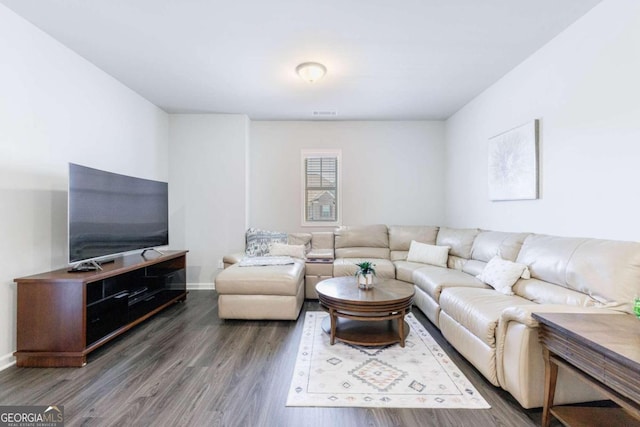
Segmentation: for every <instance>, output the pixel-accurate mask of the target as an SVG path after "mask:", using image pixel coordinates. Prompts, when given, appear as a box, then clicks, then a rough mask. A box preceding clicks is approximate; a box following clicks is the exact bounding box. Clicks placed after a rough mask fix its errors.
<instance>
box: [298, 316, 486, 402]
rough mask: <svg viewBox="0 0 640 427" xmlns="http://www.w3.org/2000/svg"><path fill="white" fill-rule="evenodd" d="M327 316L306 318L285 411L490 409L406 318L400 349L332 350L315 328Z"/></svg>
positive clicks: (341, 347)
mask: <svg viewBox="0 0 640 427" xmlns="http://www.w3.org/2000/svg"><path fill="white" fill-rule="evenodd" d="M327 315H328V314H327V313H325V312H321V311H311V312H307V314H306V317H305V320H304V326H303V331H302V339H301V341H300V347H299V349H298V354H297V358H296V365H295V368H294V372H293V379H292V380H291V386H290V388H289V395H288V397H287V406H330V407H367V408H372V407H375V408H469V409H472V408H473V409H477V408H489V407H490V406H489V405H488V404H487V402H486V401H485V400H484V398H482V396H480V394H479V393H478V391H477V390H476V389H475V387H474V386H473V385H472V384H471V383H470V382H469V380H468V379H467V378H466V377H465V376H464V375H463V374H462V372H461V371H460V370H459V369H458V367H457V366H455V364H454V363H453V362H452V361H451V359H450V358H449V356H447V354H446V353H445V352H444V351H443V350H442V348H441V347H440V346H439V345H438V344H437V343H436V341H435V340H434V339H433V338H432V337H431V335H429V333H428V332H427V331H426V330H425V329H424V327H423V326H422V325H421V324H420V322H418V321H417V320H416V318H415V317H414V316H413V315H412V314H409V315H408V316H406V321H407V323H408V324H409V326H410V328H411V330H410V333H409V335H408V336H407V338H406V342H405V347H404V348H402V347H400V345H398V344H395V345H391V346H386V347H360V346H352V345H349V344H344V343H341V342H338V341H336V343H335V345H333V346H332V345H330V344H329V336H328V335H327V334H326V333H325V332H324V331H323V330H322V327H321V324H322V320H323V319H324V318H325V317H326V316H327Z"/></svg>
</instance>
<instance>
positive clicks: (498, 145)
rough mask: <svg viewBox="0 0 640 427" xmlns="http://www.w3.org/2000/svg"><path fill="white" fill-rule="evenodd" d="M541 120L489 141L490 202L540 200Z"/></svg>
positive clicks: (533, 121)
mask: <svg viewBox="0 0 640 427" xmlns="http://www.w3.org/2000/svg"><path fill="white" fill-rule="evenodd" d="M539 128H540V124H539V120H538V119H535V120H532V121H530V122H528V123H525V124H523V125H520V126H518V127H516V128H513V129H511V130H508V131H506V132H504V133H501V134H499V135H496V136H494V137H492V138H489V144H488V154H489V156H488V184H489V200H492V201H507V200H535V199H538V197H539V184H538V181H539V176H538V175H539V165H538V144H539Z"/></svg>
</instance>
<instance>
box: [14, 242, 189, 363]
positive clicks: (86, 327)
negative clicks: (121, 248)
mask: <svg viewBox="0 0 640 427" xmlns="http://www.w3.org/2000/svg"><path fill="white" fill-rule="evenodd" d="M186 254H187V251H167V252H166V253H164V254H163V255H159V254H156V253H150V252H147V255H145V256H142V255H140V254H134V255H127V256H123V257H120V258H117V259H116V260H115V262H113V263H108V264H104V265H103V270H102V271H90V272H81V273H78V272H73V273H72V272H69V271H67V269H60V270H55V271H51V272H48V273H42V274H37V275H34V276H28V277H21V278H18V279H15V282H16V283H17V284H18V322H17V351H16V352H15V353H14V356H15V357H16V364H17V365H18V366H22V367H69V366H76V367H79V366H84V365H85V364H86V363H87V354H89V353H90V352H92V351H93V350H95V349H96V348H98V347H100V346H101V345H103V344H105V343H107V342H109V341H110V340H111V339H113V338H115V337H117V336H118V335H120V334H122V333H124V332H126V331H127V330H129V329H131V328H132V327H133V326H135V325H137V324H138V323H140V322H142V321H144V320H145V319H148V318H149V317H151V316H153V315H154V314H156V313H158V312H159V311H161V310H162V309H164V308H166V307H168V306H170V305H171V304H173V303H175V302H178V301H184V300H185V299H186V298H187V289H186V274H185V271H186Z"/></svg>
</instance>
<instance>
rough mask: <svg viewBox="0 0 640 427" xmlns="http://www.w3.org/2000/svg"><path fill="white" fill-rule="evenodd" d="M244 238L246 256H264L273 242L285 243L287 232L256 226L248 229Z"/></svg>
mask: <svg viewBox="0 0 640 427" xmlns="http://www.w3.org/2000/svg"><path fill="white" fill-rule="evenodd" d="M246 238H247V247H246V251H245V252H246V254H247V255H248V256H265V255H267V254H268V253H269V250H270V249H271V245H273V243H275V242H278V243H287V233H281V232H278V231H266V230H260V229H257V228H250V229H248V230H247V235H246Z"/></svg>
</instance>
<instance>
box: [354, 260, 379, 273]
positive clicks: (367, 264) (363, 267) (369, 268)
mask: <svg viewBox="0 0 640 427" xmlns="http://www.w3.org/2000/svg"><path fill="white" fill-rule="evenodd" d="M356 265H357V266H358V268H359V269H358V271H356V274H355V276H359V275H361V274H362V275H365V274H373V275H374V276H375V275H376V269H375V266H376V265H375V264H374V263H372V262H371V261H363V262H361V263H359V264H356Z"/></svg>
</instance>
